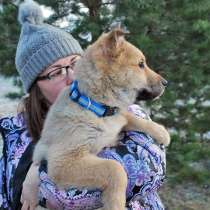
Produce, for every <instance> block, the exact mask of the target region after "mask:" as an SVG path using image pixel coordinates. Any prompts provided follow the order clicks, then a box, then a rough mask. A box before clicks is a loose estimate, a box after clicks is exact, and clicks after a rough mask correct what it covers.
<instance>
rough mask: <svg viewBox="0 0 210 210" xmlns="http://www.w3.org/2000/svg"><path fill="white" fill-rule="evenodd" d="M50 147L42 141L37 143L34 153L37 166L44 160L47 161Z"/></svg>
mask: <svg viewBox="0 0 210 210" xmlns="http://www.w3.org/2000/svg"><path fill="white" fill-rule="evenodd" d="M47 151H48V146H47V145H46V144H44V143H42V142H41V141H39V142H38V143H37V145H36V146H35V149H34V153H33V162H34V163H35V164H40V162H41V161H42V160H47Z"/></svg>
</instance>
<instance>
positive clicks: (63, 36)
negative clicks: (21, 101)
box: [15, 0, 83, 92]
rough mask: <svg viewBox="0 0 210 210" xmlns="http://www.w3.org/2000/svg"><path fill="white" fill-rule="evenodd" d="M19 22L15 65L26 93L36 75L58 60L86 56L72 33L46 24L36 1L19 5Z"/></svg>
mask: <svg viewBox="0 0 210 210" xmlns="http://www.w3.org/2000/svg"><path fill="white" fill-rule="evenodd" d="M18 20H19V22H20V23H21V25H22V30H21V34H20V39H19V43H18V46H17V51H16V58H15V63H16V68H17V70H18V72H19V74H20V77H21V80H22V82H23V86H24V89H25V92H28V91H29V89H30V87H31V85H32V83H33V82H34V81H35V79H36V78H37V76H38V75H39V74H40V73H41V72H42V71H43V70H44V69H45V68H46V67H48V66H50V65H51V64H53V63H54V62H55V61H57V60H58V59H59V58H64V57H66V56H68V55H71V54H82V53H83V51H82V48H81V47H80V45H79V43H78V42H77V41H76V40H75V39H74V38H73V37H72V36H71V35H70V34H68V33H67V32H65V31H63V30H61V29H59V28H56V27H53V26H50V25H48V24H45V23H43V15H42V11H41V8H40V6H39V4H38V3H36V2H34V1H33V0H25V1H24V2H23V3H22V4H21V5H20V7H19V15H18Z"/></svg>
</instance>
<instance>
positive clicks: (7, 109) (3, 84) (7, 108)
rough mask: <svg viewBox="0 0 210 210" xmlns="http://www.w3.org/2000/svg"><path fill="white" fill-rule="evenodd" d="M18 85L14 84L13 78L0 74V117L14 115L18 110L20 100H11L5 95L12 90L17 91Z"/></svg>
mask: <svg viewBox="0 0 210 210" xmlns="http://www.w3.org/2000/svg"><path fill="white" fill-rule="evenodd" d="M17 91H18V90H17V87H15V86H14V85H13V79H12V78H4V77H2V76H0V118H1V117H3V116H8V115H9V116H12V115H14V114H15V113H16V111H17V105H18V100H14V99H13V100H11V99H9V98H6V97H5V95H6V94H8V93H10V92H17Z"/></svg>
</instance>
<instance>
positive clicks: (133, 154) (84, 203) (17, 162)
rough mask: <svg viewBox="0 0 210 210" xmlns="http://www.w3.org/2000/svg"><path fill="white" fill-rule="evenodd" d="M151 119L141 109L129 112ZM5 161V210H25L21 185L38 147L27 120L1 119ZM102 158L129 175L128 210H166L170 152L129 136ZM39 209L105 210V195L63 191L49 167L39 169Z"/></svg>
mask: <svg viewBox="0 0 210 210" xmlns="http://www.w3.org/2000/svg"><path fill="white" fill-rule="evenodd" d="M128 110H129V111H132V112H134V113H135V114H136V115H137V116H139V117H143V118H147V117H148V116H147V115H146V113H145V112H144V111H143V110H142V109H141V108H140V107H139V106H137V105H132V106H130V107H129V108H128ZM0 132H1V134H2V137H3V155H2V158H1V160H0V209H2V210H6V209H7V210H18V209H21V204H20V195H21V191H22V183H23V181H24V179H25V176H26V174H27V171H28V169H29V167H30V164H31V159H32V153H33V148H34V144H33V142H32V141H31V138H30V136H29V133H28V131H27V128H26V124H25V120H24V117H23V114H21V113H20V114H18V115H17V116H16V117H5V118H2V119H0ZM98 156H100V157H102V158H107V159H114V160H116V161H118V162H120V163H121V164H122V165H123V167H124V169H125V171H126V172H127V175H128V186H127V191H126V195H127V209H129V210H163V209H164V207H163V205H162V202H161V200H160V198H159V196H158V193H157V190H158V189H159V187H160V186H161V185H162V183H163V180H164V177H165V169H166V160H165V149H164V148H163V147H161V146H160V145H157V144H156V143H155V141H154V140H153V139H152V138H151V137H150V136H149V135H146V134H144V133H140V132H134V131H129V132H124V133H122V135H121V137H120V140H119V144H118V146H116V147H112V148H105V149H104V150H103V151H101V152H100V153H99V154H98ZM39 171H40V173H39V175H40V181H41V182H40V187H39V197H40V204H41V205H42V206H47V207H48V208H50V209H65V210H67V209H69V210H70V209H71V210H88V209H97V208H99V207H101V206H102V202H101V191H100V189H86V188H82V189H78V188H76V187H75V186H73V187H70V188H69V189H66V190H59V189H58V187H57V186H56V185H55V183H53V182H52V181H51V180H50V179H49V177H48V175H47V166H46V163H44V162H43V164H42V165H41V167H40V170H39Z"/></svg>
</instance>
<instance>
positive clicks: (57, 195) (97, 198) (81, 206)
mask: <svg viewBox="0 0 210 210" xmlns="http://www.w3.org/2000/svg"><path fill="white" fill-rule="evenodd" d="M40 181H41V182H40V188H39V201H40V202H39V204H40V205H41V206H43V207H47V208H49V209H57V210H60V209H63V207H64V206H65V209H71V210H91V209H97V208H100V207H101V206H102V202H101V191H100V190H98V189H93V190H88V189H85V188H83V189H77V188H76V187H71V188H69V189H67V190H60V189H58V187H57V186H56V185H55V183H53V182H52V181H51V180H50V179H49V177H48V175H47V173H46V172H45V171H43V170H41V171H40Z"/></svg>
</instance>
